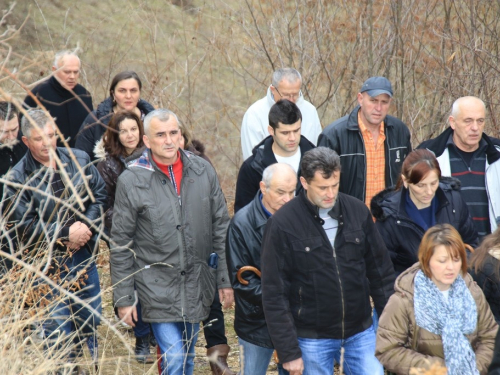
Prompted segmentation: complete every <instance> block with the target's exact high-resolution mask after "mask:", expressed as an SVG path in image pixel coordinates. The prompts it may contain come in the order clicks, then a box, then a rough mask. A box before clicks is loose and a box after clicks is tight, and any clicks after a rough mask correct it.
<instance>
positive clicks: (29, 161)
mask: <svg viewBox="0 0 500 375" xmlns="http://www.w3.org/2000/svg"><path fill="white" fill-rule="evenodd" d="M56 153H57V156H58V157H59V159H61V162H62V163H63V164H66V163H68V162H69V161H70V159H69V155H68V152H67V151H66V149H65V148H63V147H57V148H56ZM25 158H26V163H25V171H26V174H28V175H29V174H32V173H33V172H35V171H37V170H39V169H43V168H46V167H45V166H44V165H43V164H41V163H40V162H39V161H37V160H35V158H34V157H33V155H31V151H29V150H28V151H27V152H26V155H25Z"/></svg>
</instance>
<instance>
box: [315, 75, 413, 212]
mask: <svg viewBox="0 0 500 375" xmlns="http://www.w3.org/2000/svg"><path fill="white" fill-rule="evenodd" d="M392 96H393V92H392V85H391V82H389V80H388V79H387V78H385V77H371V78H368V79H367V80H366V81H365V82H364V83H363V85H362V86H361V90H360V91H359V93H358V105H357V106H356V108H354V110H353V111H352V112H351V113H350V114H348V115H346V116H344V117H342V118H340V119H338V120H336V121H334V122H333V123H331V124H330V125H328V126H327V127H326V128H325V129H324V130H323V132H322V133H321V134H320V136H319V138H318V146H324V147H329V148H331V149H332V150H334V151H336V152H337V153H338V154H339V155H340V162H341V165H342V173H341V176H340V191H341V192H342V193H345V194H349V195H352V196H354V197H356V198H358V199H360V200H361V201H363V202H365V204H366V205H367V206H368V207H370V202H371V199H372V197H373V196H374V195H375V194H377V193H378V192H379V191H381V190H384V189H385V188H386V187H390V186H393V185H396V182H397V180H398V178H399V175H400V173H401V165H402V164H403V161H404V159H405V158H406V155H408V153H409V152H410V151H411V143H410V131H409V130H408V127H407V126H406V125H405V124H404V123H403V122H402V121H401V120H399V119H397V118H395V117H393V116H389V115H388V114H387V113H388V112H389V107H390V105H391V101H392Z"/></svg>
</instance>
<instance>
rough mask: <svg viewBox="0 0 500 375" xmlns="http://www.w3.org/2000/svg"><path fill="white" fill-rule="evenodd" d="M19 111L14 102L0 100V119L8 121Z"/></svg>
mask: <svg viewBox="0 0 500 375" xmlns="http://www.w3.org/2000/svg"><path fill="white" fill-rule="evenodd" d="M18 113H19V111H18V110H17V107H16V106H15V105H14V103H11V102H4V101H0V121H10V120H12V119H13V118H14V117H15V116H17V115H18Z"/></svg>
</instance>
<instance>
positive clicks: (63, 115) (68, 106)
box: [24, 76, 94, 148]
mask: <svg viewBox="0 0 500 375" xmlns="http://www.w3.org/2000/svg"><path fill="white" fill-rule="evenodd" d="M31 92H32V93H33V95H35V96H36V97H37V98H38V100H40V102H41V103H42V104H43V106H44V107H45V108H46V109H47V111H49V113H50V115H51V116H52V117H55V119H56V124H57V126H58V127H59V130H60V131H61V133H62V134H63V135H64V137H65V138H68V137H69V138H70V140H69V142H68V143H69V147H72V148H73V147H75V142H76V137H77V135H78V131H79V130H80V126H81V125H82V122H83V120H85V118H86V117H87V116H88V114H89V113H90V112H91V111H92V110H93V109H94V106H93V104H92V96H91V95H90V93H89V92H88V91H87V89H85V87H83V86H82V85H80V84H77V85H76V86H75V88H74V89H73V92H74V94H73V93H72V92H70V91H68V90H66V89H65V88H64V87H62V86H61V84H60V83H59V81H58V80H57V79H56V78H55V77H54V76H52V77H50V78H49V79H48V80H46V81H45V82H42V83H40V84H39V85H38V86H36V87H35V88H34V89H33V90H31ZM75 95H76V96H75ZM82 102H83V103H82ZM24 104H25V105H26V106H27V107H31V108H35V107H36V106H37V104H36V103H35V101H34V100H33V98H32V97H31V96H29V95H28V96H26V98H25V99H24ZM57 145H58V146H62V145H63V144H62V143H61V141H58V143H57Z"/></svg>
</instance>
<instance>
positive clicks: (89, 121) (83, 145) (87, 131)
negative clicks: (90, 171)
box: [75, 97, 154, 161]
mask: <svg viewBox="0 0 500 375" xmlns="http://www.w3.org/2000/svg"><path fill="white" fill-rule="evenodd" d="M137 108H139V110H140V111H141V113H142V114H143V115H147V114H148V113H149V112H151V111H153V110H154V107H153V106H152V105H151V104H149V103H148V102H147V101H145V100H142V99H140V100H139V102H138V103H137ZM111 117H113V99H112V98H111V97H109V98H107V99H105V100H104V101H103V102H102V103H101V104H99V105H98V106H97V109H96V110H95V111H92V113H89V115H88V116H87V117H86V118H85V121H83V123H81V124H80V125H81V127H80V131H79V132H78V137H77V139H76V144H75V147H76V148H78V149H80V150H83V151H85V152H86V153H87V154H88V155H89V156H90V158H91V159H92V161H94V160H96V159H97V157H96V156H95V155H94V152H93V150H94V147H95V145H96V143H97V142H98V141H99V140H100V139H101V138H102V136H103V135H104V133H105V132H106V126H107V125H108V124H109V120H111Z"/></svg>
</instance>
